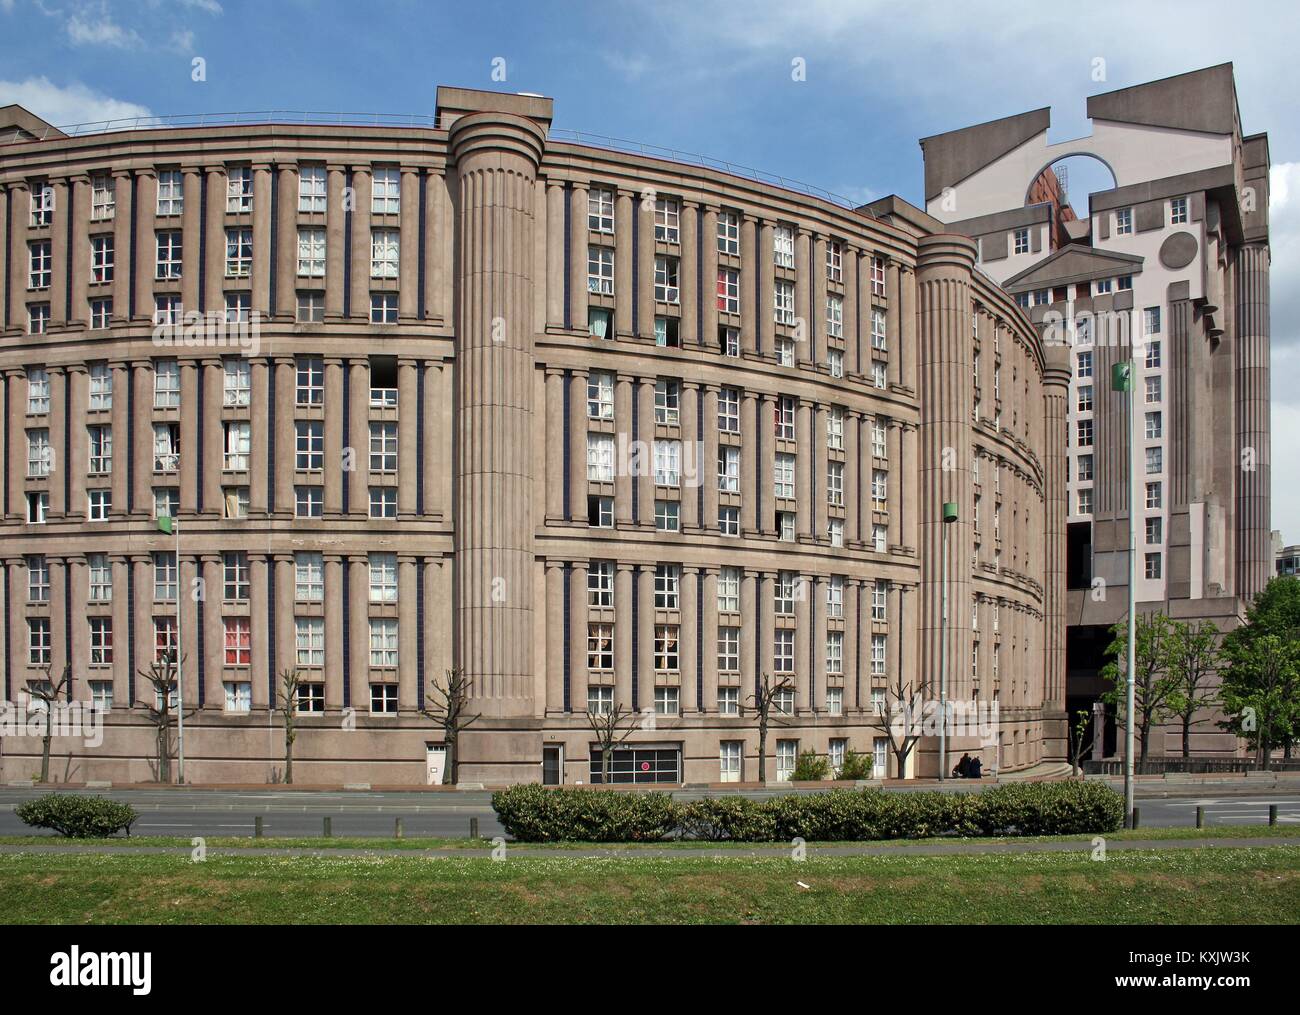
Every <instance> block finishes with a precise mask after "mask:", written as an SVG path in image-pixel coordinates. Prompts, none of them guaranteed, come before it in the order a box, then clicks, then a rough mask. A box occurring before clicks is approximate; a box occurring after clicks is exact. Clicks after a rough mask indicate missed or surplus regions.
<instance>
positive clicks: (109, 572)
mask: <svg viewBox="0 0 1300 1015" xmlns="http://www.w3.org/2000/svg"><path fill="white" fill-rule="evenodd" d="M86 566H87V571H88V573H89V577H90V591H89V599H90V601H91V602H92V603H111V602H112V601H113V567H112V565H111V564H110V563H109V562H108V555H107V554H104V553H91V554H88V555H87V556H86Z"/></svg>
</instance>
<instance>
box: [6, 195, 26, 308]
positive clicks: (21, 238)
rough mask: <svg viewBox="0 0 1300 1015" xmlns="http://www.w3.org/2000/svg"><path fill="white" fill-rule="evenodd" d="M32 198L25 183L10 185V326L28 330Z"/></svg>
mask: <svg viewBox="0 0 1300 1015" xmlns="http://www.w3.org/2000/svg"><path fill="white" fill-rule="evenodd" d="M31 202H32V194H31V191H30V190H29V189H28V186H27V183H26V182H25V181H21V180H20V181H17V182H14V183H11V184H9V207H8V212H9V253H8V257H9V278H8V280H7V281H8V285H9V314H8V326H9V328H10V329H12V330H14V331H26V330H27V272H26V270H25V266H26V264H27V226H28V223H29V222H30V221H31Z"/></svg>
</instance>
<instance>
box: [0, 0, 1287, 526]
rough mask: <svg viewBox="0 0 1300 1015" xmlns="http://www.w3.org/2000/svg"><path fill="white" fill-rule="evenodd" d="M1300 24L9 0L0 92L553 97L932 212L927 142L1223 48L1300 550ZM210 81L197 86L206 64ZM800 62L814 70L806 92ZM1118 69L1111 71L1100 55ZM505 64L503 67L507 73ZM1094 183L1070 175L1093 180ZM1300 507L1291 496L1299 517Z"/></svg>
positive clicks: (1070, 100) (1080, 101)
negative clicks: (1259, 155) (1263, 204)
mask: <svg viewBox="0 0 1300 1015" xmlns="http://www.w3.org/2000/svg"><path fill="white" fill-rule="evenodd" d="M1297 27H1300V14H1297V13H1296V12H1295V5H1294V3H1284V2H1262V0H1261V2H1250V0H1239V2H1237V3H1234V4H1232V5H1230V6H1225V5H1224V4H1222V3H1221V2H1207V0H1182V2H1141V3H1137V2H1133V0H1124V2H1114V0H1097V2H1089V3H1087V4H1078V5H1068V4H1061V3H1056V4H1043V3H1038V2H1033V3H1030V2H1026V0H1018V2H1012V0H989V2H984V3H957V2H928V3H927V2H913V3H911V4H900V3H896V2H881V0H802V2H797V3H796V2H776V0H747V2H741V3H709V2H707V0H655V2H653V3H639V4H638V3H631V2H616V0H607V2H604V3H590V2H568V3H565V2H558V0H551V2H545V0H540V2H532V3H506V2H499V0H498V2H477V3H475V2H464V3H436V2H417V0H367V2H361V3H357V2H347V3H341V2H340V3H335V2H325V0H260V2H246V0H133V2H126V0H0V104H4V103H7V102H15V101H17V102H21V103H23V104H24V105H26V106H27V107H28V108H29V109H31V110H32V111H33V112H35V113H36V114H37V115H39V116H42V117H44V118H46V119H49V120H51V121H52V122H54V123H56V124H66V123H72V122H80V121H85V120H98V119H103V118H106V117H112V116H122V115H135V114H141V113H153V114H167V113H193V112H226V111H236V110H261V109H276V108H279V109H298V110H313V111H318V110H320V111H323V110H342V111H368V112H389V113H431V112H432V111H433V104H434V93H435V90H436V88H437V86H438V85H439V84H455V85H464V86H468V87H478V88H498V89H503V90H510V91H532V92H541V93H543V94H546V95H550V96H553V97H554V98H555V100H556V126H557V127H564V128H571V129H577V130H585V131H591V132H594V133H600V134H607V135H611V136H616V137H621V138H626V139H631V140H635V141H643V142H647V143H651V144H656V145H661V146H665V147H672V148H676V149H679V150H682V151H687V152H696V153H701V154H705V155H710V156H716V157H721V158H725V159H727V160H729V161H732V162H735V163H738V164H741V165H748V166H753V167H757V168H759V169H762V170H764V171H766V172H770V173H776V174H780V175H782V176H786V177H790V178H793V179H797V180H802V181H804V182H806V183H810V184H815V185H817V186H819V187H822V188H825V189H826V190H830V191H833V192H835V193H837V194H842V195H844V196H845V197H848V198H850V199H854V200H862V201H865V200H870V199H873V198H875V197H879V196H881V195H884V194H889V193H898V194H900V195H902V196H903V197H905V198H907V199H909V200H911V201H913V202H919V200H920V198H921V170H922V167H921V154H920V149H919V148H918V146H917V143H916V142H917V139H918V138H919V137H922V136H924V135H927V134H933V133H938V132H940V131H944V130H949V129H952V128H955V127H960V126H965V125H967V124H970V123H976V122H979V121H982V120H987V119H992V118H995V117H998V116H1005V115H1008V114H1011V113H1016V112H1020V111H1022V110H1025V109H1032V108H1036V107H1039V106H1048V105H1050V106H1052V107H1053V126H1052V139H1053V140H1063V139H1065V138H1068V137H1073V136H1079V135H1081V134H1085V133H1087V131H1088V124H1087V120H1086V119H1085V117H1084V100H1085V98H1086V97H1087V96H1088V95H1089V94H1093V93H1096V92H1101V91H1109V90H1111V89H1114V88H1122V87H1124V86H1126V85H1130V84H1136V83H1139V82H1142V81H1150V80H1153V79H1156V78H1160V77H1164V76H1167V75H1170V74H1176V73H1180V72H1183V71H1187V70H1193V69H1196V68H1198V67H1204V66H1209V65H1211V64H1216V63H1221V62H1224V61H1229V60H1231V61H1233V62H1234V64H1235V70H1236V76H1237V87H1238V95H1239V100H1240V106H1241V113H1242V119H1243V124H1244V127H1245V129H1246V131H1247V132H1257V131H1267V132H1268V133H1269V136H1270V147H1271V152H1272V160H1273V166H1274V174H1273V182H1274V198H1273V207H1272V214H1273V283H1274V284H1273V300H1274V316H1273V322H1274V328H1273V338H1274V356H1273V365H1274V378H1273V379H1274V384H1273V387H1274V402H1275V404H1274V441H1273V447H1274V457H1273V468H1274V527H1275V528H1280V529H1282V531H1283V534H1284V536H1286V538H1287V541H1288V542H1300V385H1297V384H1295V383H1293V382H1291V380H1290V378H1291V377H1292V375H1293V374H1294V372H1295V370H1296V367H1297V366H1298V365H1300V124H1298V123H1297V118H1296V116H1295V114H1294V112H1293V103H1294V96H1296V95H1298V94H1300V61H1296V60H1295V59H1294V57H1293V54H1292V53H1291V52H1290V49H1291V47H1292V45H1293V41H1294V38H1295V35H1296V29H1297ZM196 57H198V58H202V59H203V60H204V61H205V63H206V80H203V81H198V82H196V81H193V80H192V79H191V68H192V61H193V60H194V59H195V58H196ZM796 59H800V60H802V61H803V62H804V67H805V68H806V76H805V77H806V79H805V80H801V81H796V80H794V79H793V75H792V66H793V65H792V61H794V60H796ZM1098 60H1100V61H1103V64H1102V66H1104V80H1100V81H1099V80H1095V73H1094V71H1095V68H1097V66H1098V63H1097V61H1098ZM500 61H504V69H505V75H506V78H505V80H504V81H500V80H494V79H493V70H494V67H495V68H498V69H499V68H500V67H501V66H502V65H501V63H500ZM1079 189H1082V188H1081V187H1080V186H1079V185H1078V183H1077V182H1076V192H1077V190H1079ZM1293 505H1294V506H1293Z"/></svg>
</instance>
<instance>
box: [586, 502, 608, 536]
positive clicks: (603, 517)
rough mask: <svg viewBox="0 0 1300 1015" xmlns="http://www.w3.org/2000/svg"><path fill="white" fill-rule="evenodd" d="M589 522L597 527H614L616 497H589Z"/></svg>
mask: <svg viewBox="0 0 1300 1015" xmlns="http://www.w3.org/2000/svg"><path fill="white" fill-rule="evenodd" d="M587 524H588V525H590V526H591V527H592V528H595V529H612V528H613V527H614V498H613V497H599V496H595V497H588V498H587Z"/></svg>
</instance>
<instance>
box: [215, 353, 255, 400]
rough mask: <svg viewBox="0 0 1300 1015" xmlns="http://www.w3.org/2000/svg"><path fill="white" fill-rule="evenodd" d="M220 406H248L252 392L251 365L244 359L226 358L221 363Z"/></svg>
mask: <svg viewBox="0 0 1300 1015" xmlns="http://www.w3.org/2000/svg"><path fill="white" fill-rule="evenodd" d="M222 377H223V379H222V404H224V405H226V406H229V407H242V406H246V405H248V404H249V401H250V400H251V397H252V391H253V376H252V365H251V364H250V363H249V361H248V360H246V359H240V358H237V357H227V358H226V359H225V360H223V361H222Z"/></svg>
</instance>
